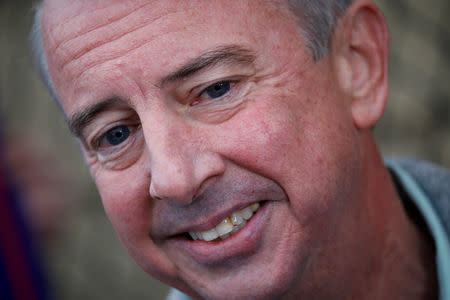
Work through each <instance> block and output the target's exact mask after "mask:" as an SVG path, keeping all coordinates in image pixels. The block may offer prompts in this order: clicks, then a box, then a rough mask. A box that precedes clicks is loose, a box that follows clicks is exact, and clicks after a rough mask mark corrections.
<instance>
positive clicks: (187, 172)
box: [143, 116, 225, 205]
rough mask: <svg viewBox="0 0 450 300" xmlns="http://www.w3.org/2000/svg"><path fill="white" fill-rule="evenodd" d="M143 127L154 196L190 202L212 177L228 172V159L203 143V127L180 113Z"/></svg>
mask: <svg viewBox="0 0 450 300" xmlns="http://www.w3.org/2000/svg"><path fill="white" fill-rule="evenodd" d="M143 130H144V135H145V140H146V144H147V149H148V152H149V162H148V163H149V166H150V170H149V171H150V176H151V181H150V188H149V193H150V196H151V197H152V198H153V199H156V200H169V201H174V202H177V203H179V204H181V205H189V204H190V203H192V201H193V200H194V198H195V197H197V196H198V195H199V193H200V192H201V190H202V189H203V188H204V187H205V185H207V182H208V179H210V178H212V177H215V176H218V175H220V174H221V173H222V172H223V171H224V168H225V166H224V162H223V161H222V160H221V158H220V156H219V155H218V154H216V153H213V152H211V151H209V150H208V149H207V147H205V143H202V142H201V138H202V137H201V130H200V129H199V128H193V127H192V126H190V125H189V122H188V121H186V120H184V119H183V118H182V117H180V116H172V117H170V118H169V117H168V118H164V120H160V122H158V123H157V125H156V126H155V125H153V126H152V125H150V126H147V127H146V126H145V125H144V124H143Z"/></svg>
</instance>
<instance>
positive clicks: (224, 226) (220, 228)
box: [215, 218, 233, 236]
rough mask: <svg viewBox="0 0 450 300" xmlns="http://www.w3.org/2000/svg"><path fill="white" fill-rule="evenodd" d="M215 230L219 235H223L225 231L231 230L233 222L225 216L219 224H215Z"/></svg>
mask: <svg viewBox="0 0 450 300" xmlns="http://www.w3.org/2000/svg"><path fill="white" fill-rule="evenodd" d="M215 229H216V231H217V233H218V234H219V236H223V235H225V234H227V233H230V232H231V231H232V230H233V224H231V222H230V220H229V219H228V218H226V219H225V220H223V221H222V223H220V224H219V225H217V226H216V228H215Z"/></svg>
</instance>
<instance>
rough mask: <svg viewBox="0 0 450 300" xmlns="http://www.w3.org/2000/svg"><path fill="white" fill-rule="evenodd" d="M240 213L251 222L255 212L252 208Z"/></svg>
mask: <svg viewBox="0 0 450 300" xmlns="http://www.w3.org/2000/svg"><path fill="white" fill-rule="evenodd" d="M239 213H240V214H241V216H242V217H243V218H244V219H246V220H250V218H251V217H252V216H253V211H252V210H251V209H250V207H247V208H244V209H243V210H241V211H240V212H239Z"/></svg>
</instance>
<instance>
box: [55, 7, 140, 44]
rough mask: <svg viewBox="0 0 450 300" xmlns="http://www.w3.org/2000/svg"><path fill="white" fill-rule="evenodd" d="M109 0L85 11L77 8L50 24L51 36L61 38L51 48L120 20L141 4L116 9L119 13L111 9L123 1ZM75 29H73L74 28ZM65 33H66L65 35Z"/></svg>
mask: <svg viewBox="0 0 450 300" xmlns="http://www.w3.org/2000/svg"><path fill="white" fill-rule="evenodd" d="M108 2H109V1H105V3H106V4H105V5H104V6H99V7H96V8H94V9H91V10H89V11H88V12H86V10H85V9H79V12H77V13H76V14H75V15H73V16H63V17H62V18H61V17H60V19H62V20H61V21H59V20H57V22H56V23H55V24H51V32H52V34H53V36H62V38H61V39H59V40H56V39H55V43H54V45H53V47H52V50H53V51H55V50H57V49H58V48H59V47H60V45H61V44H63V43H64V42H65V41H67V40H71V39H73V38H75V37H77V36H79V35H83V34H85V33H87V32H89V31H92V30H95V29H96V28H99V27H102V26H105V25H107V24H109V23H111V22H114V21H116V20H120V19H121V18H123V17H126V16H127V15H129V14H131V13H133V12H134V11H136V10H137V9H139V8H140V7H142V6H145V5H146V4H145V5H141V6H139V7H137V8H136V7H132V8H131V10H125V11H124V9H121V10H117V11H120V12H121V14H119V13H116V14H114V13H113V11H116V7H117V6H118V5H123V3H120V2H119V3H118V4H116V5H114V6H111V4H110V3H108ZM52 13H54V12H52ZM102 14H103V15H107V17H106V18H105V17H103V18H102V17H101V15H102ZM87 16H88V17H89V18H90V19H91V20H95V22H94V23H93V24H89V23H87V22H86V17H87ZM74 29H75V30H74ZM65 33H67V34H66V35H65Z"/></svg>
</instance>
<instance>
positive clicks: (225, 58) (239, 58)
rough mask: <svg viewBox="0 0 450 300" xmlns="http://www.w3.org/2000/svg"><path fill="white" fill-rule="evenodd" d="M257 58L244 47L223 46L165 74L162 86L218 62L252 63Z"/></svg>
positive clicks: (229, 63)
mask: <svg viewBox="0 0 450 300" xmlns="http://www.w3.org/2000/svg"><path fill="white" fill-rule="evenodd" d="M255 59H256V55H255V54H254V53H253V52H252V51H250V50H249V49H246V48H244V47H241V46H238V45H227V46H221V47H218V48H216V49H213V50H209V51H207V52H205V53H203V54H201V55H200V56H198V57H196V58H194V59H193V60H192V61H190V62H188V63H186V64H185V65H183V66H181V67H180V68H179V69H178V70H176V71H175V72H173V73H170V74H169V75H167V76H165V77H164V78H163V79H162V80H161V83H160V86H164V85H167V84H169V83H174V82H177V81H180V80H183V79H186V78H187V77H189V76H192V75H194V74H195V73H197V72H199V71H202V70H204V69H207V68H210V67H213V66H215V65H217V64H225V65H233V64H239V65H251V64H252V63H253V62H254V60H255Z"/></svg>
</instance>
